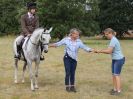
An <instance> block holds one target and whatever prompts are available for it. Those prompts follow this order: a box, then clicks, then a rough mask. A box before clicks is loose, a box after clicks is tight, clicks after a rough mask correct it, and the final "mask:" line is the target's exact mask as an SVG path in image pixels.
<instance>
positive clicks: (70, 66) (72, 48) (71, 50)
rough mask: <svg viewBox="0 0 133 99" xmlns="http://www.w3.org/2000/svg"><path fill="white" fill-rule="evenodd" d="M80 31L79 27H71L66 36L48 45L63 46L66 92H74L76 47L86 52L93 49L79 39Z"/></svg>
mask: <svg viewBox="0 0 133 99" xmlns="http://www.w3.org/2000/svg"><path fill="white" fill-rule="evenodd" d="M80 33H81V31H80V30H79V29H76V28H73V29H71V30H70V34H69V36H68V37H66V38H64V39H62V40H61V41H59V42H57V43H54V44H50V45H49V46H50V47H58V46H61V45H64V46H65V51H64V53H65V55H64V58H63V61H64V67H65V85H66V91H67V92H76V89H75V70H76V66H77V54H78V49H79V48H81V49H84V50H85V51H87V52H91V51H94V50H93V49H91V48H89V47H87V46H86V45H84V44H83V42H82V41H81V40H80V39H79V35H80Z"/></svg>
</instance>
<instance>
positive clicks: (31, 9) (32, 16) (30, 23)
mask: <svg viewBox="0 0 133 99" xmlns="http://www.w3.org/2000/svg"><path fill="white" fill-rule="evenodd" d="M27 9H28V11H27V13H26V14H24V15H22V16H21V29H22V33H21V35H20V36H19V39H18V40H17V52H18V55H16V56H15V58H18V59H20V57H21V52H22V45H23V42H24V40H25V39H24V38H25V37H27V36H28V37H30V36H31V34H32V33H33V32H34V30H35V29H37V28H39V17H38V16H37V15H36V3H35V2H29V3H27ZM42 50H43V47H42V46H41V51H42ZM40 60H44V56H42V55H41V57H40Z"/></svg>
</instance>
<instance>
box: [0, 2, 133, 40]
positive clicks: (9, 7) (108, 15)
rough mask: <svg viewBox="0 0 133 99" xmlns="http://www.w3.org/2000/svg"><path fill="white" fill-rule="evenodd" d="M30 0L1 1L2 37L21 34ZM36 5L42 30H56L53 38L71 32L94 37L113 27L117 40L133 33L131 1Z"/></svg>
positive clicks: (0, 25) (0, 24)
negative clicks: (72, 29)
mask: <svg viewBox="0 0 133 99" xmlns="http://www.w3.org/2000/svg"><path fill="white" fill-rule="evenodd" d="M29 1H31V0H1V1H0V9H1V10H0V35H7V34H19V33H20V32H21V29H20V16H21V15H22V14H23V13H25V12H26V11H27V8H26V2H29ZM32 1H34V2H36V3H37V14H38V15H39V21H40V27H46V28H49V27H51V26H52V27H54V30H53V32H52V36H53V37H55V38H59V39H62V38H63V37H64V36H65V35H67V34H68V33H69V30H70V28H79V29H81V30H82V32H83V35H85V36H93V35H96V34H99V33H101V32H102V30H103V29H105V28H107V27H111V28H113V29H114V30H116V32H118V36H122V34H123V33H124V32H125V31H127V30H128V29H133V18H132V17H133V13H132V11H133V1H132V0H32Z"/></svg>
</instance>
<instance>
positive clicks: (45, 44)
mask: <svg viewBox="0 0 133 99" xmlns="http://www.w3.org/2000/svg"><path fill="white" fill-rule="evenodd" d="M43 34H47V35H50V34H49V33H46V32H43V33H42V34H41V39H42V35H43ZM29 39H30V38H29ZM30 42H31V44H33V45H36V46H39V45H40V44H41V45H49V43H44V44H42V42H41V40H40V39H39V43H38V44H36V43H33V42H32V41H31V39H30Z"/></svg>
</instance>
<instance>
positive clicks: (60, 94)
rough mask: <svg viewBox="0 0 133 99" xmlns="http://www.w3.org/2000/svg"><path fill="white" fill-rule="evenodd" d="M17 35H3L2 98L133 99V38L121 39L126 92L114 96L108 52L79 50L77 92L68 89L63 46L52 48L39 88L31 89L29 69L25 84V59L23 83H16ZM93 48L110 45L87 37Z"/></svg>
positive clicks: (42, 66)
mask: <svg viewBox="0 0 133 99" xmlns="http://www.w3.org/2000/svg"><path fill="white" fill-rule="evenodd" d="M14 38H15V37H3V38H0V99H133V77H132V75H133V40H121V41H120V42H121V46H122V49H123V53H124V55H125V57H126V64H125V65H124V68H123V70H122V74H121V76H122V94H121V95H120V96H111V95H110V94H109V93H108V91H109V90H110V89H112V79H111V67H110V65H111V57H110V55H106V54H94V53H90V54H89V53H86V52H84V51H83V50H79V54H78V56H79V59H78V66H77V70H76V86H77V90H78V92H77V93H67V92H66V91H65V88H64V66H63V61H62V57H63V53H64V49H63V47H59V48H50V49H49V52H48V53H47V54H45V58H46V60H45V61H43V62H41V64H40V68H39V78H38V81H39V89H38V90H36V91H35V92H32V91H31V90H30V80H29V73H28V70H27V71H26V82H25V83H24V84H22V83H21V76H22V62H20V64H19V74H18V75H19V83H18V84H14V79H13V74H14V68H13V53H12V43H13V40H14ZM84 42H85V44H87V45H88V46H90V47H92V48H96V49H102V48H106V47H107V44H108V41H107V40H84Z"/></svg>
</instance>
